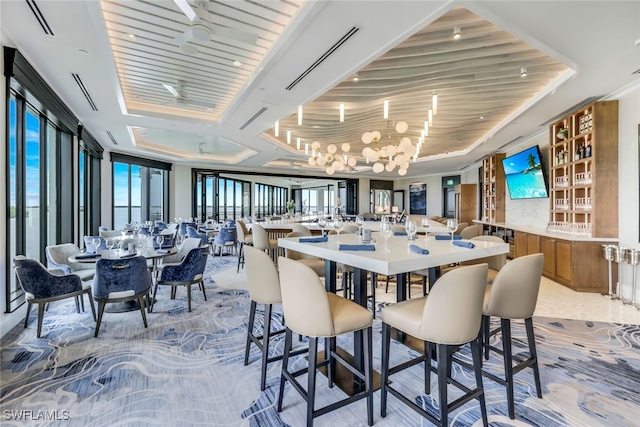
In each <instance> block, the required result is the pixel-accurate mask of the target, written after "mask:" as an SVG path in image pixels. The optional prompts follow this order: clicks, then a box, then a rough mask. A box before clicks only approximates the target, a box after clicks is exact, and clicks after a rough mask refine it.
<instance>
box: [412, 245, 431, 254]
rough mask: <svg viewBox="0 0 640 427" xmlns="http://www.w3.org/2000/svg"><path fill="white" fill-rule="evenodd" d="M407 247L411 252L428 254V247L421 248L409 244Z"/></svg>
mask: <svg viewBox="0 0 640 427" xmlns="http://www.w3.org/2000/svg"><path fill="white" fill-rule="evenodd" d="M409 249H411V251H412V252H415V253H417V254H420V255H429V249H425V248H421V247H420V246H417V245H409Z"/></svg>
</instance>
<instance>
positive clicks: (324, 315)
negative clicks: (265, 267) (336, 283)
mask: <svg viewBox="0 0 640 427" xmlns="http://www.w3.org/2000/svg"><path fill="white" fill-rule="evenodd" d="M278 267H279V269H280V287H281V291H282V311H283V314H284V318H285V319H286V320H287V326H288V327H289V329H291V330H292V331H294V332H296V333H298V334H300V335H307V336H310V337H331V336H333V335H334V328H333V318H332V315H331V308H330V305H329V298H328V297H327V291H326V290H325V288H324V285H323V284H322V282H321V281H320V278H318V275H317V274H316V273H315V272H314V271H313V270H312V269H311V268H309V267H307V266H306V265H304V264H302V263H300V262H298V261H295V260H292V259H288V258H285V257H280V258H278Z"/></svg>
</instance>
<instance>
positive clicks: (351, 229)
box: [340, 223, 360, 233]
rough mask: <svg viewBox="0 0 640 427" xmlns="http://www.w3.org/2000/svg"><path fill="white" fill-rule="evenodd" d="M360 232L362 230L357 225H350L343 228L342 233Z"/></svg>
mask: <svg viewBox="0 0 640 427" xmlns="http://www.w3.org/2000/svg"><path fill="white" fill-rule="evenodd" d="M358 231H360V228H358V226H357V225H355V224H350V223H349V224H345V225H343V226H342V231H341V232H340V233H356V232H358Z"/></svg>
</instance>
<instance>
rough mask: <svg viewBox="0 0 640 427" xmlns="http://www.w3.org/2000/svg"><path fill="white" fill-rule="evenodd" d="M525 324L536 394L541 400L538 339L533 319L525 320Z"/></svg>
mask: <svg viewBox="0 0 640 427" xmlns="http://www.w3.org/2000/svg"><path fill="white" fill-rule="evenodd" d="M524 324H525V327H526V328H527V341H528V343H529V353H530V354H531V360H532V361H533V362H532V364H531V367H532V368H533V379H534V381H535V383H536V394H537V395H538V397H539V398H542V387H541V386H540V367H539V365H538V352H537V351H536V337H535V335H534V334H533V319H532V318H531V317H529V318H528V319H524Z"/></svg>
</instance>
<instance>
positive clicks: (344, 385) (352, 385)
mask: <svg viewBox="0 0 640 427" xmlns="http://www.w3.org/2000/svg"><path fill="white" fill-rule="evenodd" d="M336 353H338V355H339V356H340V357H342V358H343V359H344V360H346V361H347V362H348V363H349V364H351V365H352V366H353V356H352V355H351V354H350V353H349V352H348V351H346V350H344V349H343V348H341V347H336ZM324 359H325V356H324V351H320V352H318V359H317V360H318V361H322V360H324ZM334 365H335V366H336V369H335V374H334V376H333V381H334V384H335V385H336V386H337V387H338V388H339V389H340V390H342V391H344V392H345V393H346V394H347V395H349V396H354V395H356V394H358V393H359V392H361V391H362V389H363V388H364V383H362V382H361V381H359V378H357V377H356V376H355V375H353V373H352V372H351V371H349V369H347V368H346V367H344V366H343V365H342V364H341V363H335V364H334ZM328 369H329V366H328V365H326V366H321V367H320V368H318V371H320V372H321V373H322V374H323V375H325V376H327V375H328V373H327V371H328ZM357 380H358V381H357ZM372 381H373V383H372V384H373V391H376V390H379V389H380V384H381V381H382V377H381V375H380V372H378V371H376V370H375V369H374V370H373V379H372Z"/></svg>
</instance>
